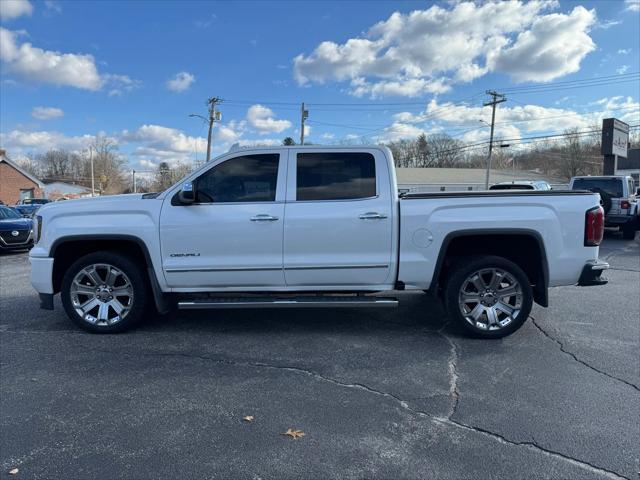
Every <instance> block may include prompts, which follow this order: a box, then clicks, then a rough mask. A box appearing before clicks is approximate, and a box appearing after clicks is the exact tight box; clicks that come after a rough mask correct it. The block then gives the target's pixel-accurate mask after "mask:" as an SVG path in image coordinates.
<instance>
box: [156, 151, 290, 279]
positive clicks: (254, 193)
mask: <svg viewBox="0 0 640 480" xmlns="http://www.w3.org/2000/svg"><path fill="white" fill-rule="evenodd" d="M286 169H287V152H286V150H283V151H276V152H274V151H273V150H271V151H268V152H264V153H259V152H258V153H255V152H254V151H252V152H251V153H237V154H235V155H234V156H229V157H227V158H223V159H222V160H221V161H218V162H216V164H214V165H213V166H212V167H211V168H210V169H208V170H207V171H205V172H204V173H200V174H199V175H197V176H194V178H192V179H190V180H191V181H192V183H193V186H194V189H195V196H196V197H195V202H194V203H193V204H188V205H183V204H181V203H180V201H179V199H178V195H177V193H175V194H172V195H171V197H168V198H166V199H165V201H164V204H163V207H162V213H161V215H160V243H161V252H162V264H163V269H164V274H165V278H166V280H167V284H168V285H169V286H170V287H172V288H190V289H198V288H201V289H208V288H212V289H220V288H230V289H248V290H251V289H261V288H264V287H281V286H283V285H284V274H283V270H282V241H283V238H282V228H283V223H284V195H285V193H284V192H285V178H286Z"/></svg>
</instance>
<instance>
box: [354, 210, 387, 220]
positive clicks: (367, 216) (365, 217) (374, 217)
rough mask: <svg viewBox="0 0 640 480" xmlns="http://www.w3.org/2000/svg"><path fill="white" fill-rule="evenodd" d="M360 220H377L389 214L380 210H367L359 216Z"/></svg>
mask: <svg viewBox="0 0 640 480" xmlns="http://www.w3.org/2000/svg"><path fill="white" fill-rule="evenodd" d="M358 218H359V219H360V220H377V219H381V218H387V216H386V215H385V214H383V213H378V212H367V213H363V214H362V215H360V216H359V217H358Z"/></svg>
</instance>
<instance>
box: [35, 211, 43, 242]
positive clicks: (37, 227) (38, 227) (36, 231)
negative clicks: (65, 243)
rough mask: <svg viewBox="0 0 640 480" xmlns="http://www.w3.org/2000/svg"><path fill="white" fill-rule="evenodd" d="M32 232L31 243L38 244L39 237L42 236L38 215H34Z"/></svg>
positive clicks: (40, 220)
mask: <svg viewBox="0 0 640 480" xmlns="http://www.w3.org/2000/svg"><path fill="white" fill-rule="evenodd" d="M34 232H35V234H34V236H33V243H38V242H39V241H40V236H41V235H42V217H41V216H40V215H36V224H35V229H34Z"/></svg>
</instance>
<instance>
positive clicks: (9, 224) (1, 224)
mask: <svg viewBox="0 0 640 480" xmlns="http://www.w3.org/2000/svg"><path fill="white" fill-rule="evenodd" d="M32 226H33V220H31V219H30V218H7V219H5V220H0V232H7V231H11V230H27V229H30V228H32Z"/></svg>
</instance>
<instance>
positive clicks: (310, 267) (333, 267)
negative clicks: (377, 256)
mask: <svg viewBox="0 0 640 480" xmlns="http://www.w3.org/2000/svg"><path fill="white" fill-rule="evenodd" d="M350 268H389V265H327V266H319V265H303V266H299V267H287V266H285V267H284V269H285V270H346V269H350Z"/></svg>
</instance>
